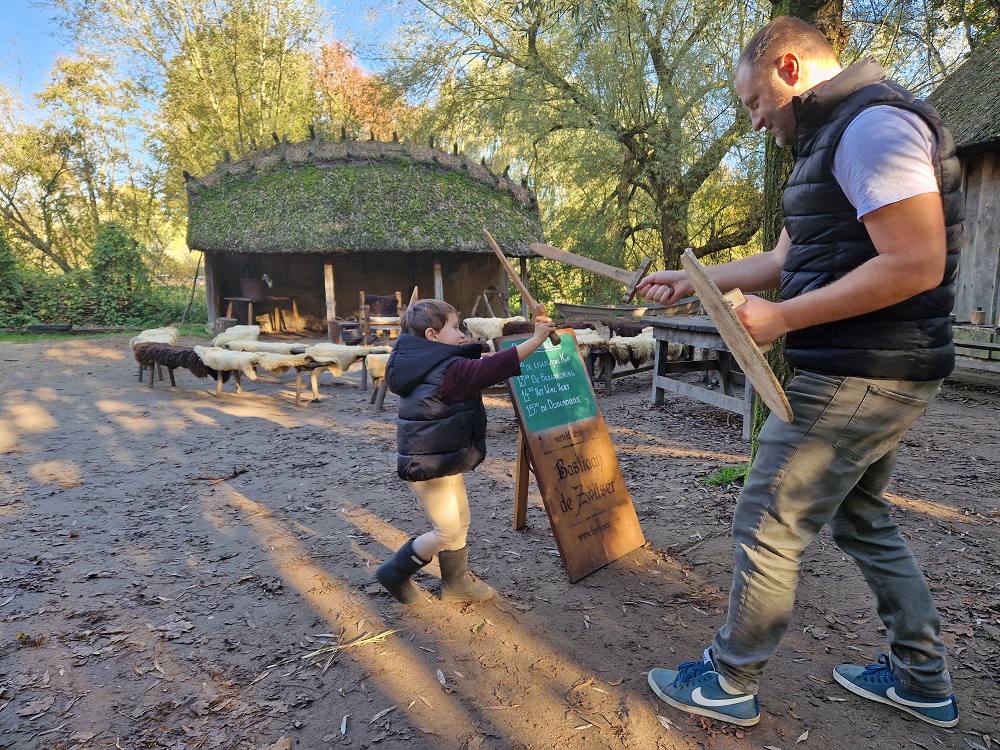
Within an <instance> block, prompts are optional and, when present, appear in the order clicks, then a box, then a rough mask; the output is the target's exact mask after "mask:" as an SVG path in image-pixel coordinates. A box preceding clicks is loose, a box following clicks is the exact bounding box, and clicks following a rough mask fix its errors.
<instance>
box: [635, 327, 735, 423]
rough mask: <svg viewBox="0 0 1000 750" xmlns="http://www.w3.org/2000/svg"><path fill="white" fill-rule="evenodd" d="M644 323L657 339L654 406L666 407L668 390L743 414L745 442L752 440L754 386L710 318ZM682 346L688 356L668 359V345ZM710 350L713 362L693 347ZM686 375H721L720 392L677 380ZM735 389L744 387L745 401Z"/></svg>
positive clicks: (654, 367) (654, 370)
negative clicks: (665, 397)
mask: <svg viewBox="0 0 1000 750" xmlns="http://www.w3.org/2000/svg"><path fill="white" fill-rule="evenodd" d="M643 323H646V324H648V325H651V326H653V338H655V339H656V361H655V364H654V365H653V404H654V405H657V406H660V405H662V404H663V396H664V394H665V393H666V392H667V391H670V392H671V393H679V394H680V395H682V396H687V397H689V398H693V399H697V400H698V401H701V402H703V403H706V404H711V405H712V406H718V407H720V408H722V409H726V410H728V411H731V412H734V413H736V414H742V415H743V439H744V440H749V439H750V433H751V431H752V430H753V386H752V385H750V381H749V380H747V378H746V377H744V375H743V373H742V372H740V371H739V367H738V366H737V364H736V361H735V360H734V359H733V355H732V354H731V353H730V352H729V349H728V348H727V347H726V342H725V341H723V340H722V336H720V335H719V332H718V331H717V330H716V328H715V325H714V324H713V323H712V321H711V319H710V318H709V317H708V316H703V315H693V316H680V315H678V316H672V317H665V318H660V317H655V318H644V319H643ZM671 343H674V344H682V345H684V346H685V347H686V352H687V354H686V356H685V357H683V358H682V359H680V360H677V361H675V362H670V361H668V359H667V349H668V344H671ZM695 347H697V348H698V349H708V350H711V351H713V352H714V354H715V356H714V357H713V358H710V359H695V358H694V355H695V351H694V348H695ZM687 372H716V373H718V378H719V384H720V386H721V392H720V391H717V390H710V389H708V388H706V387H703V386H698V385H694V384H691V383H687V382H684V381H682V380H679V379H677V377H676V376H677V375H679V374H682V373H687ZM734 386H741V388H742V398H741V397H740V396H739V395H737V392H736V389H735V388H734Z"/></svg>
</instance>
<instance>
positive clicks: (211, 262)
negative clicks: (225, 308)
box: [205, 253, 219, 325]
mask: <svg viewBox="0 0 1000 750" xmlns="http://www.w3.org/2000/svg"><path fill="white" fill-rule="evenodd" d="M205 301H206V303H207V307H208V323H209V325H212V324H214V323H215V319H216V318H217V317H218V315H219V287H218V284H217V283H216V280H215V254H214V253H205Z"/></svg>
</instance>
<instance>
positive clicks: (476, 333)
mask: <svg viewBox="0 0 1000 750" xmlns="http://www.w3.org/2000/svg"><path fill="white" fill-rule="evenodd" d="M518 321H524V317H522V316H521V315H515V316H514V317H512V318H466V319H465V320H464V321H463V322H462V325H464V326H465V330H467V331H468V332H469V337H470V338H473V339H477V340H479V341H485V342H486V343H488V344H489V346H490V350H491V351H492V350H493V339H496V338H500V336H502V335H503V327H504V324H505V323H515V322H518ZM532 330H534V325H532Z"/></svg>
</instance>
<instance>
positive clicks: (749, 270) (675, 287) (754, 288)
mask: <svg viewBox="0 0 1000 750" xmlns="http://www.w3.org/2000/svg"><path fill="white" fill-rule="evenodd" d="M790 246H791V241H790V240H789V239H788V235H787V234H786V233H785V231H784V230H782V232H781V237H780V238H779V239H778V244H777V245H775V247H774V250H772V251H771V252H769V253H757V254H756V255H751V256H750V257H748V258H740V259H739V260H734V261H730V262H729V263H723V264H722V265H718V266H705V271H706V272H707V273H708V276H709V278H710V279H712V281H714V282H715V285H716V286H718V287H719V289H720V290H721V291H722V292H729V291H732V290H733V289H736V288H737V287H739V289H741V290H742V291H744V292H762V291H765V290H767V289H776V288H777V287H778V285H779V284H780V283H781V268H782V266H783V265H784V263H785V256H786V255H788V248H789V247H790ZM636 291H637V292H638V293H639V294H641V295H642V296H643V297H646V298H647V299H651V300H655V301H656V302H659V303H660V304H662V305H673V304H675V303H677V302H679V301H680V300H682V299H684V298H685V297H690V296H691V295H692V294H694V287H693V286H692V285H691V282H689V281H688V280H687V273H686V272H684V271H657V272H656V273H653V274H650V275H649V276H647V277H645V278H644V279H643V280H642V281H640V282H639V285H638V286H637V287H636Z"/></svg>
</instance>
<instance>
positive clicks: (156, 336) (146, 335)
mask: <svg viewBox="0 0 1000 750" xmlns="http://www.w3.org/2000/svg"><path fill="white" fill-rule="evenodd" d="M178 336H180V331H178V330H177V329H176V328H173V327H171V326H166V327H164V328H149V329H147V330H145V331H140V332H139V333H138V335H136V336H133V337H132V338H131V339H129V342H128V345H129V348H130V349H131V348H133V347H134V346H135V345H136V344H176V343H177V337H178Z"/></svg>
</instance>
